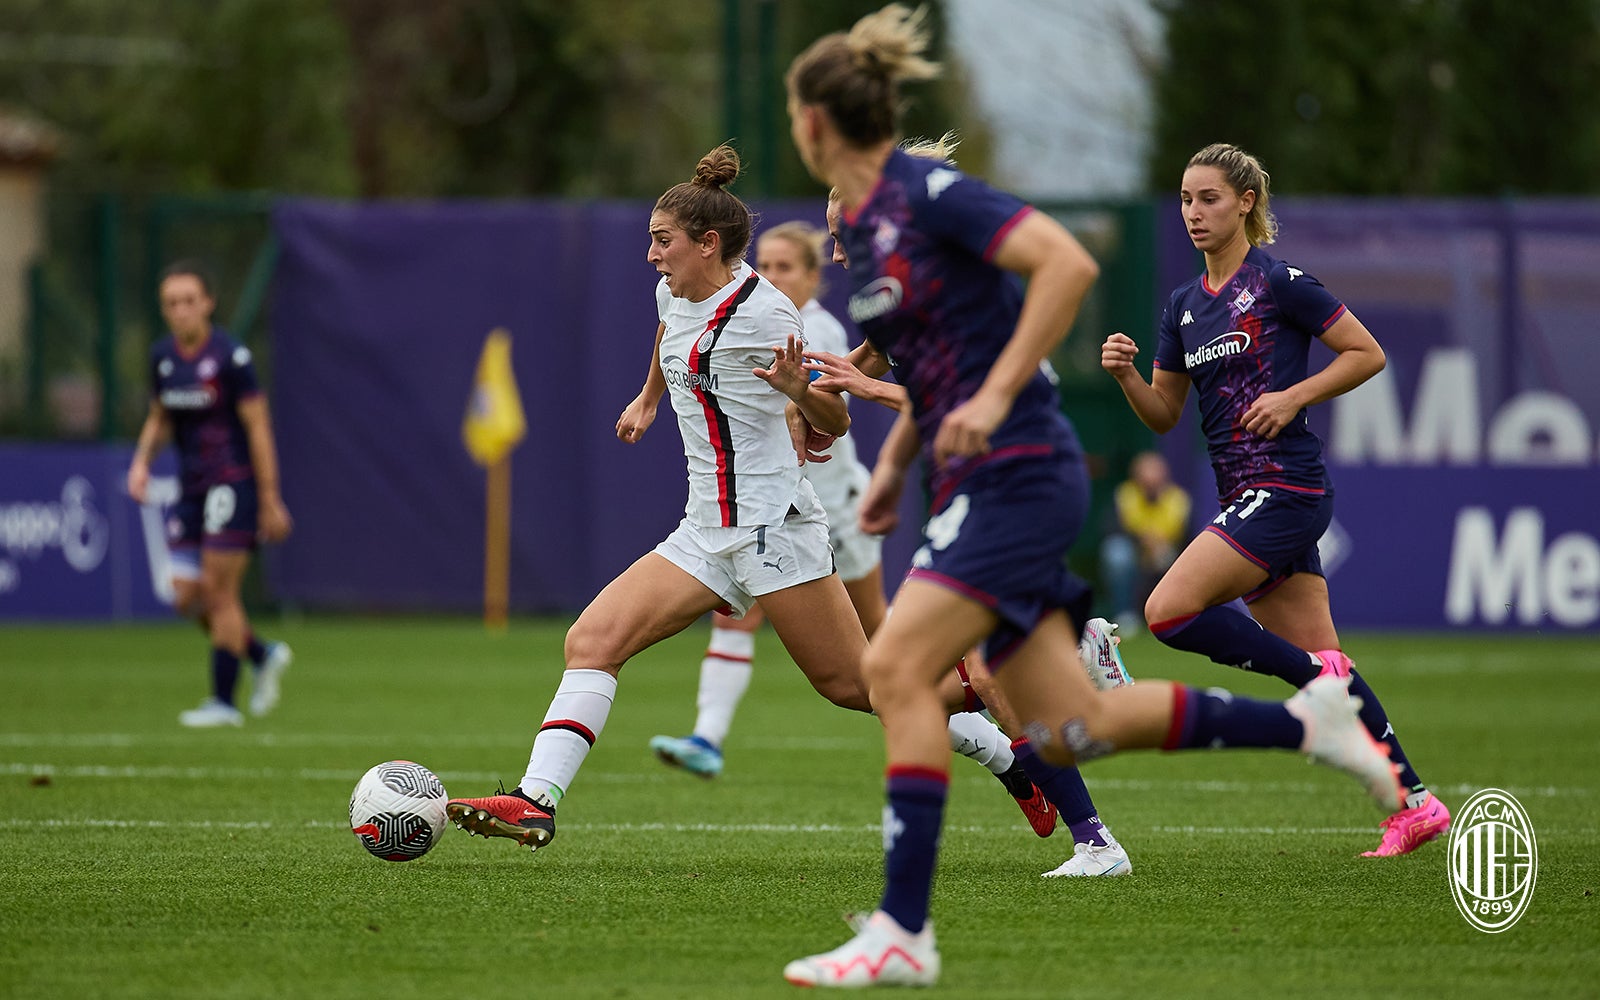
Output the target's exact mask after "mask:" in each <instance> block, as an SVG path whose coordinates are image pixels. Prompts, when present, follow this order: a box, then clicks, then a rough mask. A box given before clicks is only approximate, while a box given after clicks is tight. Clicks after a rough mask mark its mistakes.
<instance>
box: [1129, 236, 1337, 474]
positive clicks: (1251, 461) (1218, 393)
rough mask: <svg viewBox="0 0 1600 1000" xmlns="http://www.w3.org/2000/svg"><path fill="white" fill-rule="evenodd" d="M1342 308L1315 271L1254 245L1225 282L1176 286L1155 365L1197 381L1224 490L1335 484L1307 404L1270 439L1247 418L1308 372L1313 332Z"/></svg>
mask: <svg viewBox="0 0 1600 1000" xmlns="http://www.w3.org/2000/svg"><path fill="white" fill-rule="evenodd" d="M1344 312H1345V308H1344V304H1343V303H1342V302H1340V301H1339V300H1338V299H1336V298H1334V297H1333V294H1332V293H1331V292H1329V291H1328V290H1327V289H1326V288H1324V287H1322V283H1321V282H1320V281H1318V280H1317V279H1316V278H1313V277H1312V276H1311V275H1309V274H1307V273H1305V272H1304V271H1301V270H1299V269H1298V268H1294V267H1290V266H1289V265H1288V264H1285V263H1284V262H1283V261H1281V260H1276V259H1274V258H1273V257H1270V256H1268V255H1267V254H1266V253H1265V252H1263V251H1262V250H1260V249H1258V248H1256V247H1251V248H1250V252H1249V253H1247V254H1245V257H1244V263H1243V264H1241V265H1240V266H1239V270H1238V271H1236V272H1235V273H1234V275H1233V277H1231V278H1229V279H1228V281H1227V283H1226V284H1224V285H1223V286H1222V287H1221V288H1220V289H1217V290H1215V291H1213V290H1212V289H1210V288H1209V287H1207V285H1206V276H1205V275H1204V274H1201V275H1200V276H1199V277H1197V278H1195V279H1194V280H1193V281H1190V282H1189V283H1187V284H1185V285H1184V286H1182V287H1181V288H1179V289H1178V290H1177V291H1175V292H1173V293H1172V298H1171V300H1170V301H1168V302H1167V308H1166V309H1165V311H1163V312H1162V314H1161V337H1160V341H1159V343H1158V344H1157V346H1156V358H1155V366H1156V367H1157V368H1160V369H1162V370H1164V371H1170V372H1177V373H1178V374H1180V375H1187V376H1188V377H1189V378H1190V380H1192V381H1193V382H1194V387H1195V390H1196V393H1197V395H1198V396H1199V400H1200V421H1201V427H1202V429H1203V430H1204V431H1205V435H1206V447H1207V448H1208V449H1209V451H1210V452H1211V468H1212V470H1213V471H1214V472H1215V473H1216V476H1217V496H1218V497H1221V498H1222V499H1224V500H1226V499H1227V498H1229V497H1232V496H1234V495H1235V494H1237V493H1238V492H1239V490H1240V489H1242V488H1244V487H1246V486H1256V485H1261V484H1263V483H1271V482H1277V483H1282V484H1286V485H1290V486H1299V487H1303V488H1309V489H1326V488H1327V486H1328V477H1327V470H1326V469H1325V468H1324V466H1323V464H1322V441H1321V440H1320V439H1319V438H1318V437H1317V436H1316V435H1315V434H1313V433H1312V431H1311V427H1310V425H1309V424H1308V423H1307V421H1306V412H1305V410H1301V411H1300V413H1299V414H1298V415H1297V416H1296V417H1295V419H1293V420H1291V421H1290V422H1289V424H1288V426H1286V427H1284V429H1283V430H1282V431H1279V432H1278V436H1277V437H1276V438H1273V439H1271V440H1268V439H1267V438H1264V437H1262V436H1260V435H1259V434H1251V433H1248V432H1247V431H1245V430H1244V428H1243V427H1241V426H1240V424H1241V422H1242V420H1243V417H1244V412H1245V410H1247V409H1249V408H1250V404H1251V403H1253V402H1255V400H1256V398H1257V397H1259V396H1261V395H1262V394H1263V393H1268V392H1280V391H1282V390H1284V389H1287V388H1289V387H1290V386H1292V385H1294V384H1295V383H1297V382H1301V381H1304V380H1305V377H1306V361H1307V355H1308V354H1309V352H1310V347H1311V338H1312V337H1320V336H1322V334H1323V333H1324V332H1325V331H1326V330H1327V329H1328V328H1329V327H1331V326H1332V325H1333V324H1334V323H1335V322H1337V321H1338V319H1339V317H1341V316H1343V315H1344Z"/></svg>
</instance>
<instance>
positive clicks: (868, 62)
mask: <svg viewBox="0 0 1600 1000" xmlns="http://www.w3.org/2000/svg"><path fill="white" fill-rule="evenodd" d="M927 22H928V9H927V8H926V7H918V8H917V9H916V10H914V11H913V10H911V9H910V8H908V7H906V6H905V5H904V4H898V3H892V4H889V5H888V6H887V7H884V8H883V9H882V10H879V11H877V12H875V13H872V14H868V15H867V16H866V17H863V18H862V19H861V20H859V21H857V22H856V23H855V26H854V27H853V28H851V29H850V31H849V32H848V33H846V32H843V31H836V32H834V33H832V34H830V35H824V36H822V37H821V38H819V39H817V40H816V41H815V42H812V43H811V45H810V47H809V48H807V49H806V50H805V51H804V52H802V53H800V54H799V55H798V56H796V57H795V60H794V62H792V63H790V64H789V72H788V74H787V75H786V76H785V78H784V82H785V84H786V85H787V86H788V88H789V94H790V95H791V96H792V97H793V98H794V99H795V100H797V101H799V102H800V103H801V104H816V105H820V106H821V107H822V108H823V109H824V110H825V111H826V112H827V113H828V117H829V118H831V119H832V120H833V123H834V125H835V126H836V127H837V128H838V129H839V132H840V134H841V135H843V136H844V138H845V139H846V140H847V141H848V142H850V143H851V144H852V145H855V146H871V145H874V144H876V143H879V142H882V141H883V140H885V139H891V138H893V137H894V136H895V135H896V134H897V133H898V132H899V130H900V113H901V110H902V105H901V101H900V86H899V85H900V83H901V81H917V80H931V79H933V78H935V77H937V76H938V75H939V73H940V66H939V64H938V63H936V62H932V61H930V60H928V59H924V58H923V56H922V53H923V52H924V51H926V50H927V48H928V43H929V41H930V40H931V33H930V31H929V29H928V23H927Z"/></svg>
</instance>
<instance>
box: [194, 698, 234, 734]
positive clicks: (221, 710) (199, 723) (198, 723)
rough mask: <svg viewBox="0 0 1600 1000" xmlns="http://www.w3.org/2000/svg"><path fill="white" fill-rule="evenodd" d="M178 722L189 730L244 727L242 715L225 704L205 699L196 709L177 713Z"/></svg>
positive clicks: (212, 699)
mask: <svg viewBox="0 0 1600 1000" xmlns="http://www.w3.org/2000/svg"><path fill="white" fill-rule="evenodd" d="M178 721H179V722H180V723H182V724H183V725H185V726H188V727H189V728H190V729H215V728H217V727H218V726H242V725H244V713H243V712H241V711H239V710H238V709H237V708H234V707H233V706H232V705H229V704H227V703H226V702H221V701H218V700H217V699H215V698H207V699H206V700H205V701H202V702H201V703H200V706H199V707H198V708H191V709H189V710H188V711H186V712H179V713H178Z"/></svg>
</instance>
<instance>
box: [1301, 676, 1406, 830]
mask: <svg viewBox="0 0 1600 1000" xmlns="http://www.w3.org/2000/svg"><path fill="white" fill-rule="evenodd" d="M1349 689H1350V678H1349V676H1348V675H1346V676H1344V677H1337V676H1334V675H1333V674H1331V673H1329V674H1323V675H1322V676H1320V677H1317V678H1315V679H1314V680H1312V681H1311V683H1309V684H1307V685H1306V686H1305V687H1303V688H1301V689H1300V690H1299V691H1298V692H1297V693H1296V694H1295V695H1294V697H1292V698H1290V699H1289V700H1288V701H1286V702H1284V703H1283V707H1284V708H1286V709H1288V710H1289V714H1290V715H1292V716H1294V717H1295V718H1296V719H1299V720H1300V723H1301V725H1303V726H1305V737H1304V738H1303V739H1302V740H1301V742H1300V752H1301V753H1304V754H1306V755H1307V756H1309V757H1310V758H1311V759H1312V760H1313V761H1315V762H1317V763H1318V764H1327V765H1328V766H1329V767H1336V768H1338V769H1339V770H1341V771H1343V772H1345V773H1346V774H1349V775H1351V776H1352V777H1354V778H1355V779H1356V780H1357V781H1359V782H1361V785H1362V787H1363V788H1365V789H1366V790H1367V794H1368V795H1370V796H1371V797H1372V801H1374V802H1376V803H1377V804H1378V808H1379V809H1382V810H1383V812H1384V813H1385V814H1386V815H1387V814H1389V813H1392V812H1394V811H1395V810H1397V809H1400V808H1403V807H1404V806H1405V799H1406V792H1405V788H1404V787H1403V786H1402V785H1401V784H1400V778H1399V772H1400V765H1398V764H1396V763H1394V762H1393V761H1391V760H1390V759H1389V748H1388V747H1386V746H1384V745H1383V744H1382V743H1379V742H1378V741H1377V740H1375V739H1373V738H1372V734H1371V733H1369V732H1367V727H1366V726H1364V725H1362V724H1361V719H1360V717H1359V716H1357V715H1356V713H1357V712H1358V711H1360V710H1361V699H1360V698H1356V697H1351V695H1350V690H1349Z"/></svg>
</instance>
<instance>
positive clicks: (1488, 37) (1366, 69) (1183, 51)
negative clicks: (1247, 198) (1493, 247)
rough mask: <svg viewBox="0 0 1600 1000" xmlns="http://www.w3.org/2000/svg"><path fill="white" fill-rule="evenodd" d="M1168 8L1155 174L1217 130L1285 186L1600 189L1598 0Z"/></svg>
mask: <svg viewBox="0 0 1600 1000" xmlns="http://www.w3.org/2000/svg"><path fill="white" fill-rule="evenodd" d="M1166 15H1167V49H1168V53H1169V54H1168V58H1167V62H1166V65H1165V66H1164V67H1163V68H1162V69H1161V71H1160V72H1159V74H1158V76H1157V80H1156V105H1157V109H1158V111H1157V116H1158V120H1157V126H1156V142H1155V144H1154V154H1153V158H1152V169H1151V176H1152V177H1154V178H1156V179H1157V180H1156V183H1157V184H1158V185H1162V184H1165V185H1168V186H1170V184H1171V183H1172V181H1174V180H1175V179H1176V177H1177V174H1178V171H1179V170H1180V169H1181V168H1182V165H1183V163H1184V162H1185V161H1186V160H1187V158H1188V156H1189V155H1190V154H1192V153H1193V152H1194V151H1195V150H1197V149H1199V148H1200V147H1202V146H1204V145H1206V144H1208V143H1211V142H1216V141H1227V142H1233V143H1235V144H1237V145H1240V146H1243V147H1244V148H1246V149H1249V150H1250V151H1252V152H1254V153H1256V154H1257V155H1259V156H1260V157H1261V158H1262V160H1263V162H1265V163H1266V164H1267V166H1268V169H1269V170H1271V171H1272V172H1273V176H1274V184H1273V186H1274V188H1275V189H1277V190H1280V191H1296V192H1317V193H1350V194H1411V195H1467V194H1499V193H1502V192H1504V191H1508V190H1514V191H1519V192H1523V193H1530V194H1532V193H1538V194H1548V193H1558V192H1566V193H1576V192H1592V191H1596V190H1600V106H1597V105H1596V104H1595V102H1594V101H1593V98H1592V95H1593V94H1594V93H1595V90H1596V87H1597V86H1600V4H1596V3H1595V0H1545V2H1541V3H1538V4H1506V3H1500V2H1496V0H1432V2H1413V3H1393V2H1392V0H1324V2H1322V3H1318V4H1304V3H1300V2H1297V0H1263V2H1253V3H1249V4H1244V3H1237V2H1229V3H1197V2H1193V0H1170V2H1169V3H1167V5H1166ZM1219 54H1220V55H1219Z"/></svg>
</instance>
